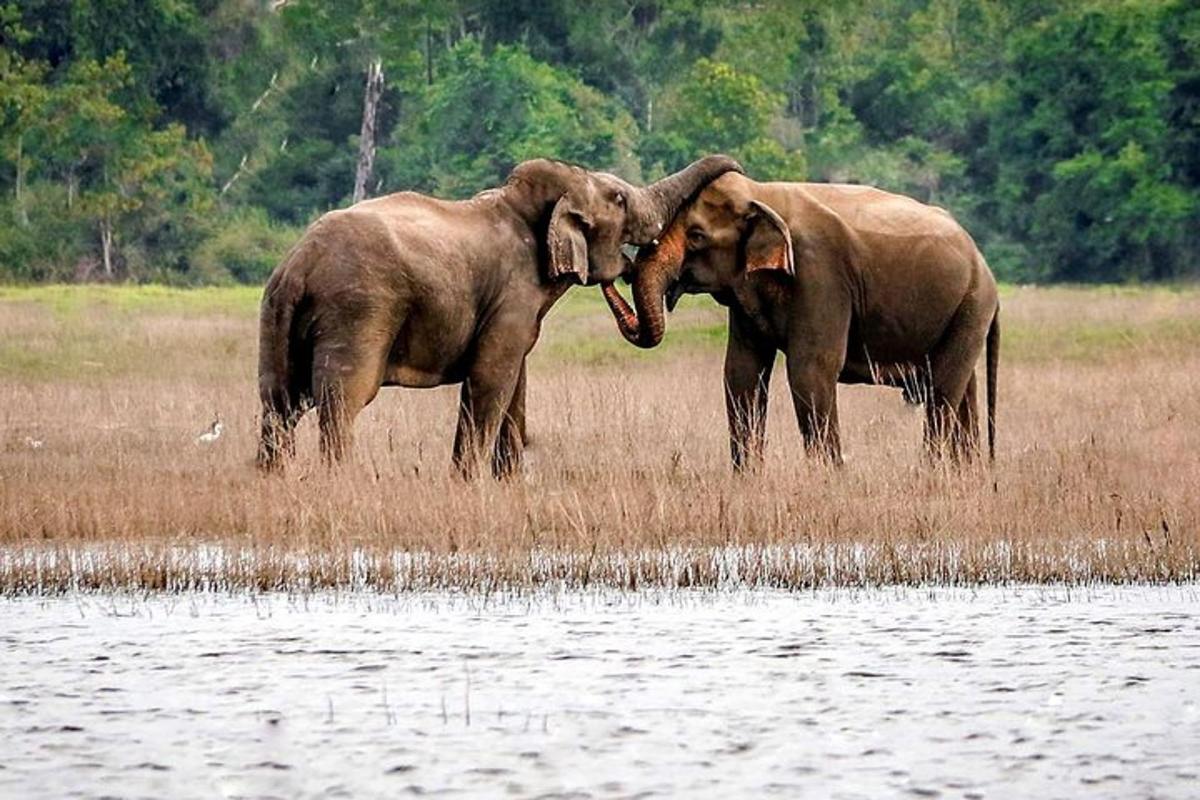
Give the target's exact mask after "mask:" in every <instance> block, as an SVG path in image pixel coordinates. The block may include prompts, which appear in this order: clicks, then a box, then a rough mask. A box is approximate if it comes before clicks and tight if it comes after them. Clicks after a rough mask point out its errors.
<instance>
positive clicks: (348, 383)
mask: <svg viewBox="0 0 1200 800" xmlns="http://www.w3.org/2000/svg"><path fill="white" fill-rule="evenodd" d="M389 346H390V342H387V343H385V342H381V341H379V340H374V341H372V340H370V339H366V340H358V341H355V342H354V343H353V344H350V345H347V344H345V343H338V344H328V345H322V344H318V346H317V347H316V348H315V350H314V355H313V394H314V397H315V401H316V406H317V415H318V421H319V429H320V445H321V457H322V458H323V459H324V460H325V462H326V463H330V464H331V463H334V462H338V461H342V460H344V459H345V458H346V456H347V455H348V454H349V452H350V448H351V445H352V444H353V426H354V419H355V418H356V417H357V416H358V414H359V412H360V411H362V410H363V409H364V408H366V407H367V405H368V404H369V403H370V402H371V401H372V400H374V399H375V395H376V394H378V393H379V387H380V386H381V385H382V383H383V375H384V371H385V369H386V367H387V354H388V348H389Z"/></svg>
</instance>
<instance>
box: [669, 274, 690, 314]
mask: <svg viewBox="0 0 1200 800" xmlns="http://www.w3.org/2000/svg"><path fill="white" fill-rule="evenodd" d="M687 292H688V290H687V286H685V285H684V283H683V281H672V282H671V285H670V286H668V287H667V295H666V297H667V311H668V312H673V311H674V310H675V305H676V304H677V303H678V302H679V298H680V297H683V296H684V295H685V294H687Z"/></svg>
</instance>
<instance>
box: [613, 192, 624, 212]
mask: <svg viewBox="0 0 1200 800" xmlns="http://www.w3.org/2000/svg"><path fill="white" fill-rule="evenodd" d="M613 202H615V203H616V204H617V205H619V206H620V207H621V208H624V207H625V193H624V192H617V196H616V197H614V198H613Z"/></svg>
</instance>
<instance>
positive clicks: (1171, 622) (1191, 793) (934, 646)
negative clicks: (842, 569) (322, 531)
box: [0, 587, 1200, 800]
mask: <svg viewBox="0 0 1200 800" xmlns="http://www.w3.org/2000/svg"><path fill="white" fill-rule="evenodd" d="M406 795H438V796H453V797H502V796H513V797H759V796H778V797H862V798H878V797H891V796H914V797H935V796H944V797H965V798H973V797H997V798H1010V797H1030V796H1037V797H1038V798H1040V800H1046V798H1055V797H1089V798H1094V797H1121V798H1127V797H1150V796H1154V797H1180V798H1184V797H1196V796H1198V795H1200V590H1198V589H1197V588H1195V587H1158V588H1152V587H1130V588H1111V587H1097V588H1092V589H1084V590H1078V589H1074V590H1067V589H1058V588H1019V589H985V590H979V591H970V590H951V589H938V590H928V589H926V590H916V589H906V590H853V591H849V590H844V591H829V592H817V593H804V594H779V593H772V592H766V591H763V592H738V593H714V594H688V593H683V594H678V593H676V594H670V595H625V596H606V595H587V596H583V595H558V596H547V597H544V598H541V599H535V600H529V599H523V600H522V599H518V600H513V599H508V600H495V599H493V600H489V601H487V602H483V601H479V600H470V599H464V598H458V599H455V598H450V597H444V596H418V597H410V598H406V599H400V600H396V599H392V600H384V599H379V598H370V597H367V596H364V595H342V596H340V597H321V596H318V597H311V598H308V599H307V600H304V599H297V598H291V599H289V598H287V597H284V596H266V597H262V596H260V597H258V598H256V599H250V598H246V597H222V596H213V595H185V596H177V597H151V598H150V599H148V600H134V599H130V598H98V597H67V598H60V599H51V600H43V599H21V600H0V797H3V798H41V797H46V798H60V797H105V796H112V797H173V798H175V797H179V798H182V797H196V798H217V797H281V798H299V797H375V796H390V797H396V796H406Z"/></svg>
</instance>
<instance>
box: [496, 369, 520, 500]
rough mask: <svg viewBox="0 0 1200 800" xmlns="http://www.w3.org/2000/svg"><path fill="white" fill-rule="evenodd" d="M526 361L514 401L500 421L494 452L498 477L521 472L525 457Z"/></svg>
mask: <svg viewBox="0 0 1200 800" xmlns="http://www.w3.org/2000/svg"><path fill="white" fill-rule="evenodd" d="M525 370H526V366H525V362H524V361H522V362H521V372H520V374H519V375H518V376H517V387H516V389H515V390H514V391H513V396H512V401H511V402H510V403H509V404H508V411H507V413H505V415H504V419H503V420H502V421H501V423H500V433H499V435H498V436H497V437H496V449H495V451H494V453H493V454H492V474H493V475H495V476H496V477H497V478H504V477H508V476H511V475H516V474H519V473H520V472H521V465H522V463H523V461H524V457H525V441H526V439H525Z"/></svg>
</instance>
